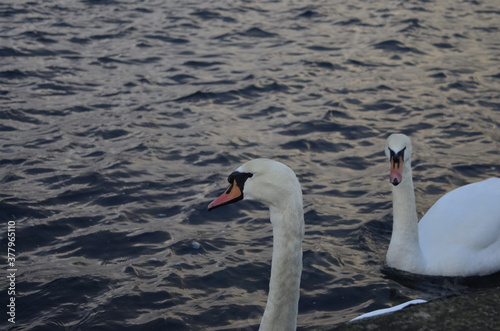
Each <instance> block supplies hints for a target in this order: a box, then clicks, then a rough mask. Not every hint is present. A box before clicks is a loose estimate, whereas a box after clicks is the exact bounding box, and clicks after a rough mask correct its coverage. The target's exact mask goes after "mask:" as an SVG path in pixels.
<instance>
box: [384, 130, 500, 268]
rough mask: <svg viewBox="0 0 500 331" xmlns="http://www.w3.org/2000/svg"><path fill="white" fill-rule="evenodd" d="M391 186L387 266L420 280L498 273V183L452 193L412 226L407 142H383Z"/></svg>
mask: <svg viewBox="0 0 500 331" xmlns="http://www.w3.org/2000/svg"><path fill="white" fill-rule="evenodd" d="M385 150H386V155H387V157H388V158H389V160H390V162H391V175H390V181H391V183H392V184H393V187H392V195H393V217H394V220H393V232H392V237H391V242H390V244H389V248H388V250H387V265H388V266H390V267H392V268H396V269H400V270H404V271H408V272H412V273H416V274H423V275H435V276H474V275H479V276H481V275H488V274H491V273H494V272H496V271H500V178H490V179H487V180H485V181H482V182H478V183H474V184H469V185H465V186H462V187H460V188H457V189H455V190H453V191H451V192H449V193H447V194H446V195H444V196H443V197H442V198H441V199H439V200H438V201H437V202H436V203H435V204H434V205H433V206H432V207H431V208H430V209H429V211H428V212H427V213H426V214H425V215H424V217H422V219H421V220H420V222H418V217H417V211H416V204H415V194H414V188H413V179H412V173H411V152H412V146H411V142H410V139H409V138H408V137H407V136H405V135H403V134H393V135H391V136H390V137H389V138H388V139H387V145H386V149H385Z"/></svg>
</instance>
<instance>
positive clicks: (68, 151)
mask: <svg viewBox="0 0 500 331" xmlns="http://www.w3.org/2000/svg"><path fill="white" fill-rule="evenodd" d="M0 19H1V21H0V22H1V23H0V40H1V44H0V83H1V85H0V99H1V112H0V118H1V122H0V152H1V160H0V170H1V173H0V185H1V191H0V216H1V218H2V224H4V225H3V230H2V232H1V236H2V241H1V242H2V246H1V247H2V254H4V256H7V222H8V221H13V222H14V223H15V235H16V240H15V245H16V246H15V248H16V262H15V266H16V268H17V272H16V285H15V286H16V296H15V300H16V324H15V325H13V324H11V323H8V322H7V317H8V315H6V308H4V309H5V312H2V316H3V317H2V320H1V322H0V323H1V325H3V327H5V326H7V327H9V328H11V329H12V330H117V329H120V330H158V329H164V330H201V329H202V330H230V329H231V330H234V329H244V330H247V329H249V328H251V327H256V326H257V325H258V323H259V321H260V316H261V313H262V312H263V309H264V305H265V300H266V293H267V286H268V279H269V278H268V277H269V271H270V258H271V249H272V247H271V246H272V243H271V225H270V223H269V221H268V212H267V210H266V209H265V208H263V207H262V206H261V205H257V204H255V203H250V202H241V203H239V204H236V205H230V206H227V207H225V208H221V209H218V210H215V211H213V212H210V213H208V212H207V211H206V206H207V204H208V203H209V202H210V201H211V200H212V199H213V198H214V197H215V196H217V195H218V194H220V193H221V191H222V190H223V189H224V188H225V185H226V182H225V179H226V177H227V175H228V174H229V173H230V172H231V171H233V170H234V169H235V168H236V167H238V166H239V165H240V164H242V163H244V162H245V161H248V160H249V159H252V158H256V157H268V158H273V159H276V160H279V161H282V162H284V163H286V164H287V165H289V166H290V167H291V168H292V169H294V170H295V172H296V173H297V175H298V176H299V179H300V181H301V183H302V186H303V191H304V199H305V212H306V223H307V225H306V236H305V240H304V244H303V249H304V272H303V278H302V285H301V291H302V292H301V300H300V307H299V318H298V324H299V328H300V329H302V330H305V329H311V328H314V327H319V326H325V325H334V324H336V323H340V322H343V321H346V320H349V319H351V318H354V317H356V316H358V315H359V314H362V313H365V312H367V311H371V310H374V309H380V308H384V307H389V306H392V305H395V304H398V303H401V302H403V301H405V300H407V299H410V298H423V299H431V298H435V297H438V296H441V295H448V294H450V293H463V292H468V291H473V290H475V288H473V287H470V286H469V285H468V284H465V285H464V284H461V283H457V282H454V281H447V282H442V283H439V284H436V283H426V284H424V286H421V285H422V284H420V283H419V282H411V284H409V283H408V282H406V281H400V280H399V279H398V278H395V277H390V275H389V276H387V275H386V273H384V272H383V270H381V268H382V266H383V262H384V257H385V250H386V248H387V245H388V241H389V238H390V232H391V193H390V186H389V183H388V180H387V179H388V164H387V162H386V160H385V157H384V156H383V147H384V144H385V139H386V138H387V136H388V135H389V134H390V133H392V132H398V131H400V132H405V133H407V134H408V135H410V136H411V137H412V139H413V143H414V150H415V154H414V161H413V164H414V180H415V183H416V195H417V206H418V211H419V213H420V214H423V213H424V212H425V211H426V210H427V209H428V208H429V207H430V206H431V205H432V203H433V202H434V201H436V200H437V199H438V197H439V196H441V195H442V194H443V193H445V192H446V191H449V190H451V189H453V188H455V187H457V186H460V185H463V184H466V183H470V182H474V181H478V180H481V179H485V178H488V177H491V176H499V163H500V162H499V161H500V158H499V153H498V151H499V147H500V146H499V145H500V130H499V124H500V52H499V51H500V38H499V36H500V33H499V32H500V4H499V3H498V1H496V0H486V1H481V0H480V1H441V0H436V1H405V2H402V1H361V0H354V1H351V0H349V1H347V0H346V1H327V0H320V1H305V2H294V1H266V2H257V1H113V0H110V1H98V0H93V1H92V0H89V1H57V0H53V1H43V2H42V1H40V2H26V1H13V0H10V1H3V2H2V4H0ZM11 223H12V222H11ZM3 265H4V266H3V267H2V269H3V270H4V271H2V275H7V271H6V270H7V268H8V267H7V265H6V264H3ZM2 278H4V279H5V276H2ZM5 284H7V282H6V283H5ZM9 297H10V296H8V295H7V289H3V290H2V291H1V294H0V298H1V302H2V305H3V307H5V305H6V303H7V302H8V300H9Z"/></svg>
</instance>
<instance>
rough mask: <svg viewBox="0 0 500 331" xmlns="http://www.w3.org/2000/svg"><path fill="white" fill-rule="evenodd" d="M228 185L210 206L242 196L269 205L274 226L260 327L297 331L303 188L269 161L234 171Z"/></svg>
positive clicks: (287, 170)
mask: <svg viewBox="0 0 500 331" xmlns="http://www.w3.org/2000/svg"><path fill="white" fill-rule="evenodd" d="M228 181H229V183H230V186H229V188H228V189H227V190H226V192H225V193H224V194H222V195H221V196H220V197H219V198H217V199H215V200H214V201H213V202H212V203H210V205H209V206H208V209H209V210H211V209H213V208H216V207H219V206H223V205H226V204H229V203H233V202H236V201H239V200H242V199H248V200H255V201H260V202H262V203H264V204H266V205H267V206H268V207H269V210H270V213H271V223H272V226H273V256H272V263H271V280H270V282H269V295H268V300H267V305H266V309H265V311H264V315H263V317H262V321H261V324H260V329H259V330H295V329H296V325H297V312H298V302H299V296H300V276H301V272H302V247H301V245H302V238H303V236H304V211H303V207H302V191H301V188H300V184H299V181H298V180H297V177H296V176H295V173H294V172H293V171H292V170H291V169H290V168H288V167H287V166H286V165H284V164H282V163H280V162H276V161H272V160H268V159H256V160H252V161H249V162H247V163H245V164H244V165H242V166H241V167H239V168H238V169H237V170H236V171H235V172H233V173H232V174H231V175H230V176H229V178H228Z"/></svg>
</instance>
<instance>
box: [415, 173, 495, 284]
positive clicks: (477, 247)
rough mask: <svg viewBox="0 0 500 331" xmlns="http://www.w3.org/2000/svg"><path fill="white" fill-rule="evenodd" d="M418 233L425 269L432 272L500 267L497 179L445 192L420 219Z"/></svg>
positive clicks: (489, 270)
mask: <svg viewBox="0 0 500 331" xmlns="http://www.w3.org/2000/svg"><path fill="white" fill-rule="evenodd" d="M419 234H420V236H419V241H420V247H421V250H422V253H423V256H424V260H425V264H426V269H427V270H429V271H430V272H432V273H434V274H443V273H444V272H446V273H447V274H456V275H467V274H479V275H486V274H489V273H493V272H495V271H498V270H500V253H499V252H500V178H490V179H487V180H485V181H482V182H478V183H474V184H469V185H465V186H462V187H460V188H457V189H455V190H453V191H451V192H449V193H447V194H446V195H444V196H443V197H442V198H441V199H439V200H438V201H437V202H436V203H435V204H434V205H433V206H432V207H431V208H430V209H429V211H428V212H427V213H426V214H425V215H424V217H423V218H422V219H421V220H420V222H419ZM427 257H428V258H427Z"/></svg>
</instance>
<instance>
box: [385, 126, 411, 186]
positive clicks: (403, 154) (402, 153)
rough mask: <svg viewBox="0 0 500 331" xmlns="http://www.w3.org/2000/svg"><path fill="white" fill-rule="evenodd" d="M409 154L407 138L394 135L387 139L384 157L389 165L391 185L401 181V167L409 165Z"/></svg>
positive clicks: (409, 143) (398, 134) (408, 140)
mask: <svg viewBox="0 0 500 331" xmlns="http://www.w3.org/2000/svg"><path fill="white" fill-rule="evenodd" d="M411 153H412V147H411V141H410V138H408V136H406V135H404V134H401V133H394V134H391V135H390V136H389V138H387V143H386V145H385V155H386V156H387V159H388V160H389V163H390V164H391V172H390V175H389V181H390V182H391V184H392V185H394V186H396V185H399V184H400V183H401V181H403V166H404V165H405V163H407V164H408V165H410V157H411Z"/></svg>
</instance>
